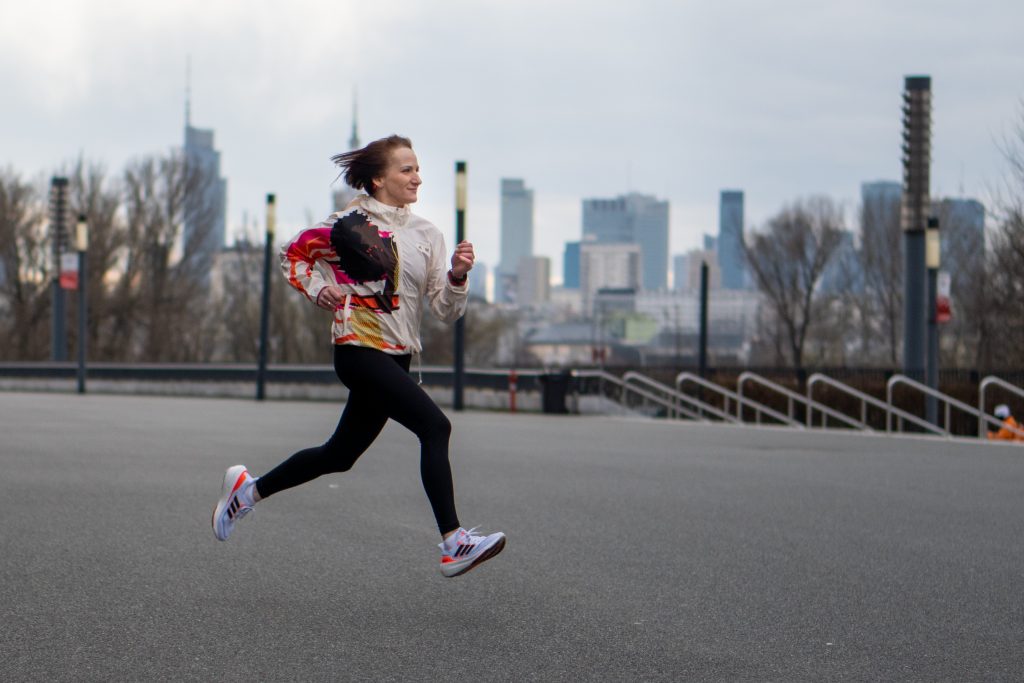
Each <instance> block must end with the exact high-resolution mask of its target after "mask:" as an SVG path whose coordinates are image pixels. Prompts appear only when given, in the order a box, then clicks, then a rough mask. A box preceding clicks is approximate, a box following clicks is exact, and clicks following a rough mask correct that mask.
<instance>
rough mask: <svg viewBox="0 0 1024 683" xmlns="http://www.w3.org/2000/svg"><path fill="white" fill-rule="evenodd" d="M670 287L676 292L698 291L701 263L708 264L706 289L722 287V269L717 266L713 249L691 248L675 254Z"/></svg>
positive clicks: (716, 256)
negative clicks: (683, 252)
mask: <svg viewBox="0 0 1024 683" xmlns="http://www.w3.org/2000/svg"><path fill="white" fill-rule="evenodd" d="M672 263H673V271H672V277H673V282H672V289H673V291H676V292H699V291H700V271H701V265H702V264H705V263H706V264H707V265H708V289H709V290H711V289H720V288H721V287H722V271H721V270H720V269H719V266H718V255H717V254H716V253H715V252H714V251H713V250H711V251H709V250H704V249H692V250H690V251H688V252H686V253H685V254H677V255H676V256H675V257H674V258H673V260H672Z"/></svg>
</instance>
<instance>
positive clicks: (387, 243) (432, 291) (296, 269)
mask: <svg viewBox="0 0 1024 683" xmlns="http://www.w3.org/2000/svg"><path fill="white" fill-rule="evenodd" d="M350 207H351V208H348V209H346V210H345V211H341V212H337V213H334V214H331V215H330V216H329V217H328V218H327V220H325V221H323V222H321V223H319V224H317V225H316V226H314V227H312V228H308V229H306V230H301V231H299V233H298V234H297V235H295V237H293V238H292V239H291V240H290V241H289V242H288V243H287V244H286V245H285V246H283V247H282V248H281V268H282V270H283V271H284V274H285V277H286V278H288V284H290V285H291V286H292V287H294V288H295V289H297V290H299V291H300V292H302V293H303V294H305V295H306V298H308V299H309V300H310V301H312V302H313V303H316V300H317V296H319V294H320V290H322V289H323V288H324V287H326V286H328V285H338V286H339V287H341V289H342V291H343V292H344V293H345V299H344V302H343V303H342V304H341V305H339V306H338V309H337V310H335V312H334V322H333V323H332V325H331V335H332V338H333V340H334V343H335V344H353V345H355V346H366V347H370V348H374V349H378V350H380V351H384V352H385V353H391V354H409V353H418V352H419V351H420V350H421V349H422V345H421V343H420V333H419V331H420V321H421V319H422V317H423V310H422V306H423V301H424V300H425V301H426V302H427V304H428V305H429V306H430V310H431V311H432V312H433V314H434V315H435V316H437V317H438V318H439V319H441V320H443V321H445V322H452V321H454V320H456V319H458V318H459V317H461V316H462V315H463V314H464V313H465V312H466V300H467V297H468V295H469V284H468V280H467V282H466V284H463V285H454V284H452V282H451V281H450V280H449V279H448V267H449V266H448V262H449V257H448V253H447V250H446V249H445V244H444V236H443V235H442V234H441V231H440V230H438V229H437V227H436V226H435V225H434V224H433V223H430V222H429V221H426V220H424V219H423V218H420V217H419V216H417V215H415V214H413V213H412V212H411V211H409V208H408V207H407V206H406V207H402V208H396V207H393V206H388V205H387V204H382V203H380V202H378V201H377V200H376V199H374V198H373V197H370V196H369V195H365V194H364V195H360V196H359V197H357V198H356V200H355V203H354V205H350Z"/></svg>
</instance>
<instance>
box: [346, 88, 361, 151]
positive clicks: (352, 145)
mask: <svg viewBox="0 0 1024 683" xmlns="http://www.w3.org/2000/svg"><path fill="white" fill-rule="evenodd" d="M358 118H359V112H358V111H357V110H356V87H355V86H352V137H350V138H349V139H348V148H349V149H359V129H358V128H359V126H358Z"/></svg>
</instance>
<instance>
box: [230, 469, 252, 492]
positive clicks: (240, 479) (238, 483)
mask: <svg viewBox="0 0 1024 683" xmlns="http://www.w3.org/2000/svg"><path fill="white" fill-rule="evenodd" d="M247 474H249V470H242V473H241V474H240V475H238V481H236V482H235V485H234V486H233V487H232V488H231V493H234V492H235V491H237V490H238V489H239V487H240V486H241V485H242V484H243V483H244V482H245V475H247Z"/></svg>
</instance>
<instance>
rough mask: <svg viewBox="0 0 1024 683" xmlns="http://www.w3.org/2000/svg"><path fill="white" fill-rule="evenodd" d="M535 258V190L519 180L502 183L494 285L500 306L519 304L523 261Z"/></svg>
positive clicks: (507, 179)
mask: <svg viewBox="0 0 1024 683" xmlns="http://www.w3.org/2000/svg"><path fill="white" fill-rule="evenodd" d="M531 256H533V190H531V189H529V188H528V187H526V184H525V182H524V181H523V180H522V179H519V178H502V179H501V255H500V263H499V265H498V272H497V278H496V282H495V288H496V290H497V291H496V292H495V299H496V301H497V302H499V303H516V302H517V300H518V296H517V292H516V288H517V278H518V272H519V261H520V259H524V258H528V257H531Z"/></svg>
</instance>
